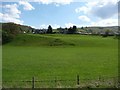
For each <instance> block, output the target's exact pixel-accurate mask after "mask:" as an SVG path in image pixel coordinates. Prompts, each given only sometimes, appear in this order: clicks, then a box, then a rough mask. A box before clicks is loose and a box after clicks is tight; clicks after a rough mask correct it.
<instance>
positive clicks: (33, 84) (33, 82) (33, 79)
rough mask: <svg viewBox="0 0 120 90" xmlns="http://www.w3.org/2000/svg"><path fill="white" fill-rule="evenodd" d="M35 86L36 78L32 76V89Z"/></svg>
mask: <svg viewBox="0 0 120 90" xmlns="http://www.w3.org/2000/svg"><path fill="white" fill-rule="evenodd" d="M34 88H35V78H34V77H32V89H34Z"/></svg>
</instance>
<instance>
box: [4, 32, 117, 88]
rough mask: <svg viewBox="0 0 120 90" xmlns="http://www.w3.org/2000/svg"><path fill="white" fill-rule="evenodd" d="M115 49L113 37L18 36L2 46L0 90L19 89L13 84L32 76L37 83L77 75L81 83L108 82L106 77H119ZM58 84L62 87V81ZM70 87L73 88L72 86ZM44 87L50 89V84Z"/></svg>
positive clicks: (68, 78)
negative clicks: (90, 81)
mask: <svg viewBox="0 0 120 90" xmlns="http://www.w3.org/2000/svg"><path fill="white" fill-rule="evenodd" d="M117 47H118V40H117V39H116V38H115V37H114V36H111V37H105V38H103V37H101V36H89V35H88V36H87V35H60V34H45V35H37V34H35V35H34V34H25V35H18V36H17V37H16V38H15V39H14V40H13V41H12V42H10V43H8V44H5V45H3V65H2V66H3V67H2V69H3V87H18V86H20V85H21V83H20V82H14V81H21V80H30V79H31V78H32V77H33V76H34V77H35V78H36V79H37V80H54V79H55V77H57V79H62V80H76V75H79V76H80V80H81V81H82V80H83V81H85V80H86V79H90V80H93V81H94V80H96V79H97V78H98V77H102V78H104V79H105V80H106V78H107V80H108V81H109V80H111V78H109V77H114V78H116V77H117V76H118V58H117V57H118V48H117ZM4 81H12V82H10V83H8V82H4ZM111 82H112V80H111ZM112 83H114V82H112ZM66 84H67V82H66ZM60 85H61V87H62V85H63V87H65V83H64V82H63V84H61V83H60ZM69 85H71V87H75V83H74V84H73V83H69ZM23 86H24V87H28V88H29V87H31V85H29V84H24V85H23ZM39 86H40V85H39V84H38V85H37V87H39ZM43 86H44V87H52V84H50V85H49V84H48V83H45V84H44V85H43ZM40 87H42V86H40ZM101 87H102V86H101Z"/></svg>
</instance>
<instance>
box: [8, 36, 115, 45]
mask: <svg viewBox="0 0 120 90" xmlns="http://www.w3.org/2000/svg"><path fill="white" fill-rule="evenodd" d="M114 41H117V39H116V40H115V39H114V37H107V38H103V37H101V36H85V35H60V34H44V35H42V34H20V35H18V36H16V38H14V39H13V40H12V41H11V42H10V43H8V45H13V46H80V47H109V46H111V45H112V46H113V45H114V43H111V42H114Z"/></svg>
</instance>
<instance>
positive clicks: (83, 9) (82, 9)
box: [75, 6, 89, 13]
mask: <svg viewBox="0 0 120 90" xmlns="http://www.w3.org/2000/svg"><path fill="white" fill-rule="evenodd" d="M88 10H89V8H87V7H85V6H82V7H79V8H76V9H75V12H76V13H79V12H84V13H87V12H88Z"/></svg>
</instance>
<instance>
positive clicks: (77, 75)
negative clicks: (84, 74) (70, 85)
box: [77, 75, 80, 85]
mask: <svg viewBox="0 0 120 90" xmlns="http://www.w3.org/2000/svg"><path fill="white" fill-rule="evenodd" d="M79 81H80V79H79V75H77V85H79V84H80V83H79Z"/></svg>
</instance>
